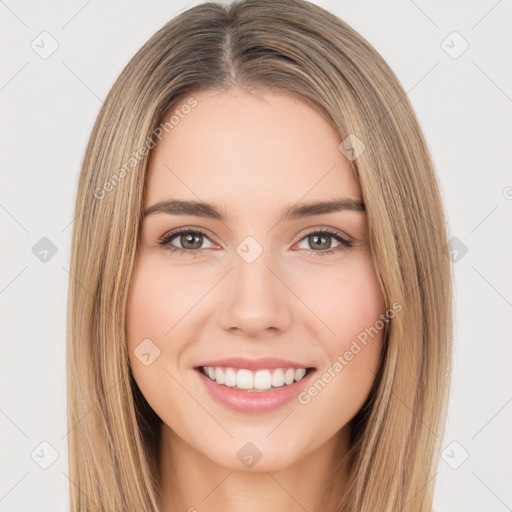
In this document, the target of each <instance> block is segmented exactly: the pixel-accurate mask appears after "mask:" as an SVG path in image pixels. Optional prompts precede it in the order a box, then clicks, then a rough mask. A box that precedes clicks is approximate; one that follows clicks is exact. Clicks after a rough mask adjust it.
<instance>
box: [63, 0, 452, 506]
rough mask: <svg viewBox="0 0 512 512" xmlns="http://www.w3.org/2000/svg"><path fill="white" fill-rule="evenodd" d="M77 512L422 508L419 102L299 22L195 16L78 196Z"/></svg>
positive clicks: (441, 337) (158, 46)
mask: <svg viewBox="0 0 512 512" xmlns="http://www.w3.org/2000/svg"><path fill="white" fill-rule="evenodd" d="M76 216H77V217H76V220H75V223H74V232H73V245H72V261H71V272H70V273H71V276H72V279H71V280H70V290H69V317H68V408H69V411H68V412H69V428H70V434H69V466H70V468H69V471H70V481H71V484H70V493H71V508H70V509H71V510H72V511H79V510H80V511H85V510H91V511H92V510H95V511H96V510H97V511H105V512H106V511H109V512H111V511H117V510H119V511H121V510H123V511H128V510H130V511H132V510H134V511H135V510H137V511H139V510H140V511H153V512H156V511H162V512H164V511H165V512H167V511H169V512H171V511H172V512H174V511H178V510H180V511H186V510H189V511H194V510H197V511H199V512H201V511H217V510H219V511H220V510H222V511H234V510H237V511H240V510H243V511H252V510H262V509H263V510H266V511H274V510H287V511H295V510H297V511H298V510H310V511H338V512H341V511H343V512H348V511H351V512H363V511H373V512H377V511H388V512H397V511H402V512H405V511H414V512H427V511H429V512H430V511H431V510H432V501H433V489H434V484H435V478H434V477H435V475H436V467H437V461H438V454H439V449H440V443H441V441H442V437H443V429H444V419H445V411H446V405H447V399H448V388H449V379H450V365H451V337H452V332H451V329H452V326H451V311H452V309H451V308H452V304H451V301H452V295H451V277H450V262H449V259H448V257H447V255H446V250H445V245H446V241H447V226H446V222H445V215H444V213H443V207H442V203H441V200H440V194H439V190H438V185H437V181H436V176H435V172H434V169H433V165H432V161H431V158H430V155H429V152H428V150H427V146H426V143H425V140H424V137H423V135H422V132H421V129H420V127H419V124H418V121H417V120H416V117H415V115H414V112H413V110H412V107H411V105H410V103H409V101H408V98H407V96H406V94H405V92H404V90H403V89H402V87H401V86H400V83H399V81H398V80H397V78H396V77H395V75H394V74H393V72H392V71H391V70H390V68H389V67H388V66H387V65H386V63H385V62H384V61H383V59H382V58H381V57H380V56H379V54H378V53H377V52H376V51H375V50H374V49H373V48H372V47H371V46H370V45H369V44H368V42H367V41H365V40H364V39H363V38H362V37H361V36H360V35H358V34H357V33H356V32H355V31H354V30H353V29H351V28H350V27H349V26H348V25H347V24H346V23H344V22H343V21H341V20H340V19H338V18H337V17H335V16H334V15H332V14H330V13H329V12H327V11H325V10H324V9H322V8H320V7H318V6H315V5H313V4H310V3H308V2H305V1H302V0H291V1H290V0H286V1H285V0H277V1H267V0H243V1H241V2H237V3H233V4H230V5H222V4H215V3H205V4H201V5H198V6H195V7H193V8H191V9H189V10H187V11H185V12H183V13H181V14H180V15H179V16H177V17H176V18H174V19H173V20H171V21H170V22H169V23H168V24H166V25H165V26H164V27H163V28H161V29H160V30H159V31H158V32H157V33H156V34H155V35H154V36H153V37H152V38H151V39H150V40H149V41H148V42H147V43H146V44H145V45H144V46H143V48H142V49H141V50H140V51H139V52H138V53H137V54H136V55H135V56H134V57H133V59H132V60H131V61H130V62H129V64H128V65H127V66H126V68H125V69H124V70H123V72H122V73H121V75H120V77H119V78H118V80H117V81H116V83H115V84H114V86H113V88H112V90H111V92H110V93H109V95H108V97H107V99H106V101H105V103H104V106H103V108H102V110H101V112H100V114H99V116H98V119H97V122H96V124H95V126H94V129H93V132H92V135H91V138H90V141H89V145H88V147H87V151H86V155H85V158H84V163H83V168H82V171H81V174H80V181H79V186H78V193H77V201H76Z"/></svg>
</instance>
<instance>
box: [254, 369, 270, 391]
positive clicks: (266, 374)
mask: <svg viewBox="0 0 512 512" xmlns="http://www.w3.org/2000/svg"><path fill="white" fill-rule="evenodd" d="M271 387H272V380H271V377H270V370H258V371H257V372H256V373H255V374H254V389H270V388H271Z"/></svg>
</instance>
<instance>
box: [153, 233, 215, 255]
mask: <svg viewBox="0 0 512 512" xmlns="http://www.w3.org/2000/svg"><path fill="white" fill-rule="evenodd" d="M174 239H176V241H177V242H178V243H179V246H176V245H174V244H173V243H172V242H173V240H174ZM204 240H208V238H207V236H206V233H203V232H202V231H196V230H192V229H190V228H180V229H175V230H174V231H172V232H170V233H166V234H165V235H164V236H163V237H162V238H161V239H160V241H159V245H160V246H162V247H165V248H166V249H167V250H168V251H170V252H175V251H179V254H186V255H187V256H190V255H193V256H199V255H200V254H202V252H203V248H202V247H201V246H202V244H203V241H204ZM210 244H211V245H210V247H215V245H214V244H213V243H212V242H210ZM192 253H193V254H192Z"/></svg>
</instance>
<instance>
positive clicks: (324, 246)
mask: <svg viewBox="0 0 512 512" xmlns="http://www.w3.org/2000/svg"><path fill="white" fill-rule="evenodd" d="M311 238H313V240H314V242H313V245H315V244H316V243H318V242H317V240H318V239H322V238H323V239H324V240H325V242H326V243H324V244H323V247H320V248H321V249H328V248H329V245H330V244H329V242H328V237H326V236H325V235H312V237H311ZM320 245H322V244H321V242H320Z"/></svg>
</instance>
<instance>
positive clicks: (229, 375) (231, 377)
mask: <svg viewBox="0 0 512 512" xmlns="http://www.w3.org/2000/svg"><path fill="white" fill-rule="evenodd" d="M236 382H237V379H236V372H235V370H233V368H227V369H226V371H225V372H224V385H225V386H229V387H233V386H236V385H237V384H236Z"/></svg>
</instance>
